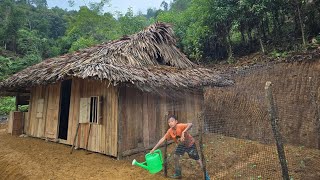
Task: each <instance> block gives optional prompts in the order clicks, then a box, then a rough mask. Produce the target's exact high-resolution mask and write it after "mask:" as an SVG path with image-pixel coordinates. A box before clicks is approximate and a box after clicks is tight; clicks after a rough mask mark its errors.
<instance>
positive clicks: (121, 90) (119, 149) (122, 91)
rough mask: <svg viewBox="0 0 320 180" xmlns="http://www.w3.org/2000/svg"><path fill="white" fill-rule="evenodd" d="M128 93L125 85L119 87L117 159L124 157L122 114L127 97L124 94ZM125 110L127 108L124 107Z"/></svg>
mask: <svg viewBox="0 0 320 180" xmlns="http://www.w3.org/2000/svg"><path fill="white" fill-rule="evenodd" d="M125 95H126V89H125V87H121V86H120V87H119V88H118V129H117V130H118V141H117V143H118V145H117V146H118V147H117V159H118V160H120V159H122V156H123V152H122V138H123V137H122V136H123V135H122V133H123V122H122V121H123V120H122V119H121V116H122V111H123V109H122V106H123V105H124V104H122V103H123V102H122V101H123V99H124V98H125V97H123V96H125ZM124 110H125V109H124Z"/></svg>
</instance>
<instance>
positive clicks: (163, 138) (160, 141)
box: [150, 135, 166, 153]
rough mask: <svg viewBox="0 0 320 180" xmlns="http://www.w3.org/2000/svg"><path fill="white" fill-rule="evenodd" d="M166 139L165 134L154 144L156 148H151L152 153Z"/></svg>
mask: <svg viewBox="0 0 320 180" xmlns="http://www.w3.org/2000/svg"><path fill="white" fill-rule="evenodd" d="M165 140H166V136H165V135H164V136H163V137H162V138H161V139H160V140H159V142H158V143H157V144H156V145H155V146H154V148H152V149H151V151H150V153H153V151H154V150H156V149H157V148H158V147H159V146H160V145H161V144H162V143H163V142H164V141H165Z"/></svg>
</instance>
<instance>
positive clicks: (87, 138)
mask: <svg viewBox="0 0 320 180" xmlns="http://www.w3.org/2000/svg"><path fill="white" fill-rule="evenodd" d="M91 126H92V124H91V123H89V130H88V131H89V132H88V136H87V144H86V154H88V153H89V152H88V144H89V137H90V132H91Z"/></svg>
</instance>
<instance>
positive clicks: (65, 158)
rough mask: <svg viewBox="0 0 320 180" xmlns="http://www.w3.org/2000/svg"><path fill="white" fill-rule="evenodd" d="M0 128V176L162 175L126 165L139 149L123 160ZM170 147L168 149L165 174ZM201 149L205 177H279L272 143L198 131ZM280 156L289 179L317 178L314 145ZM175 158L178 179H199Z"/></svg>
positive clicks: (189, 163) (319, 156)
mask: <svg viewBox="0 0 320 180" xmlns="http://www.w3.org/2000/svg"><path fill="white" fill-rule="evenodd" d="M6 128H7V125H6V124H4V123H1V122H0V179H6V180H7V179H9V180H10V179H112V180H113V179H155V180H158V179H159V180H160V179H166V178H165V177H164V176H163V172H159V173H157V174H149V173H148V171H146V170H144V169H142V168H140V167H137V166H132V165H131V162H132V160H133V159H137V160H138V161H143V160H144V154H143V153H140V154H136V155H133V156H130V157H126V158H125V159H124V160H116V159H114V158H111V157H109V156H105V155H101V154H98V153H90V154H86V152H85V151H84V150H74V151H73V153H72V154H70V146H67V145H63V144H58V143H53V142H46V141H44V140H42V139H37V138H31V137H17V136H11V135H9V134H7V130H6ZM174 146H175V145H174V144H173V145H170V146H169V148H168V156H169V160H168V161H169V165H168V168H169V169H168V171H169V174H171V173H172V172H173V160H172V159H173V158H171V157H172V156H171V155H172V152H173V150H174ZM198 147H199V146H198ZM198 150H199V149H198ZM162 152H163V151H162ZM204 152H205V158H206V165H207V169H208V172H209V174H210V176H211V179H281V168H280V166H279V161H278V159H277V154H276V152H275V148H274V146H270V145H263V144H260V143H258V142H254V141H248V140H242V139H236V138H231V137H224V136H221V135H214V134H211V135H206V136H204ZM286 156H287V159H288V166H289V174H290V176H291V177H292V179H294V180H296V179H310V180H311V179H312V180H313V179H320V151H319V150H316V149H307V148H305V147H294V146H286ZM181 163H182V164H183V166H182V171H183V177H184V179H202V173H201V170H200V168H199V167H198V165H197V164H196V163H195V161H193V160H191V159H189V158H188V157H187V155H184V156H183V158H182V160H181Z"/></svg>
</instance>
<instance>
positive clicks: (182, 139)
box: [180, 133, 184, 142]
mask: <svg viewBox="0 0 320 180" xmlns="http://www.w3.org/2000/svg"><path fill="white" fill-rule="evenodd" d="M180 141H181V142H183V141H184V133H182V135H181V138H180Z"/></svg>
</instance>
